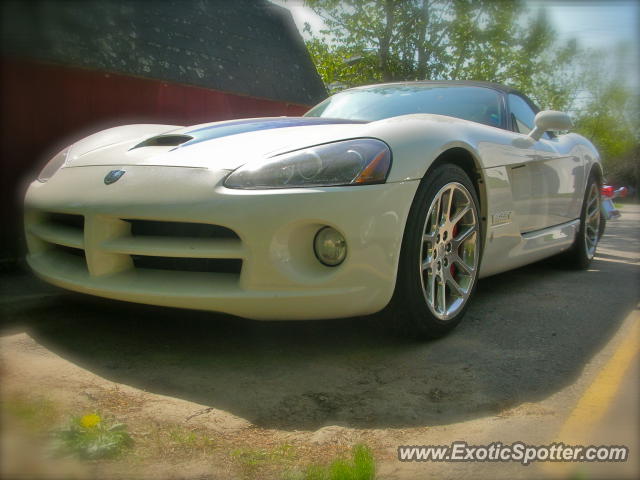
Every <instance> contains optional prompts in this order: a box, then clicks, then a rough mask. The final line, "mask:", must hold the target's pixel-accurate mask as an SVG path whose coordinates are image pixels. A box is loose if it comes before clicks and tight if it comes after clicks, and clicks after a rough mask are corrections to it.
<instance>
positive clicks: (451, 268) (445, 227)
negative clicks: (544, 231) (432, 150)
mask: <svg viewBox="0 0 640 480" xmlns="http://www.w3.org/2000/svg"><path fill="white" fill-rule="evenodd" d="M596 231H597V229H596ZM422 232H423V234H422V246H421V249H422V252H421V255H420V257H419V258H420V269H421V275H420V280H421V282H422V292H423V294H424V298H425V300H426V302H427V305H428V306H429V309H430V310H431V312H432V313H433V314H434V315H435V316H436V317H437V318H438V319H440V320H450V319H452V318H453V317H455V316H456V314H457V313H458V312H460V311H461V310H462V307H463V306H464V304H465V303H466V301H467V300H468V299H469V296H470V295H471V291H472V290H473V285H474V283H475V280H476V277H477V270H478V257H479V252H480V249H479V244H478V242H479V240H480V238H479V237H480V229H479V225H478V213H477V211H476V207H475V205H474V203H473V200H472V197H471V194H470V193H469V191H468V190H467V189H466V187H465V186H464V185H462V184H460V183H457V182H452V183H448V184H446V185H445V186H444V187H442V188H441V189H440V191H439V192H438V193H437V194H436V195H435V197H434V199H433V201H432V202H431V205H430V206H429V210H428V212H427V217H426V219H425V223H424V228H423V230H422Z"/></svg>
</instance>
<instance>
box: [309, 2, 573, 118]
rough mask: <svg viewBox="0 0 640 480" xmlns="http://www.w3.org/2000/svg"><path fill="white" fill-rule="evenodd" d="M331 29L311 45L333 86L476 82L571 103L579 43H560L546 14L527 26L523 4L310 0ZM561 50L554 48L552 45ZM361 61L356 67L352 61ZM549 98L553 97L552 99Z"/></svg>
mask: <svg viewBox="0 0 640 480" xmlns="http://www.w3.org/2000/svg"><path fill="white" fill-rule="evenodd" d="M307 4H308V5H309V6H310V7H311V8H312V9H313V10H314V11H315V12H316V13H317V14H318V15H320V16H321V17H322V18H323V19H324V22H325V24H326V26H327V28H326V29H323V30H321V31H320V32H319V34H316V33H314V32H311V29H310V28H308V29H307V33H308V34H309V37H310V38H309V40H308V42H307V44H308V46H309V50H310V52H311V55H312V57H313V58H314V61H315V62H316V65H318V71H319V73H320V75H322V78H323V79H324V81H325V83H326V84H327V85H330V84H333V83H336V82H340V83H343V84H345V85H348V86H354V85H360V84H366V83H373V82H380V81H393V80H424V79H431V80H434V79H438V80H439V79H474V80H486V81H494V82H499V83H506V84H509V85H512V86H515V87H517V88H521V89H522V90H524V91H527V92H528V93H530V94H531V95H532V96H533V97H534V99H536V100H539V99H541V98H542V95H541V93H543V92H544V94H545V96H546V98H548V99H549V102H545V104H548V105H549V106H551V107H554V108H562V107H564V106H566V105H565V103H566V99H567V90H568V87H567V83H568V82H567V77H568V76H569V75H568V73H567V72H568V69H567V68H566V67H567V66H568V65H569V64H570V61H571V58H572V57H573V55H574V54H575V50H576V46H575V42H569V43H567V44H566V45H563V46H562V47H559V48H558V47H557V46H556V45H555V42H556V39H555V34H554V32H553V30H552V29H551V27H550V26H549V23H548V21H547V18H546V16H545V15H544V11H543V10H541V11H540V13H539V14H538V15H537V16H536V17H535V18H534V19H533V20H531V21H526V19H525V18H524V13H525V12H526V9H525V5H524V3H523V2H522V1H520V0H513V1H496V0H307ZM551 47H555V48H551ZM354 57H356V58H359V62H358V64H357V65H355V66H354V65H353V63H351V64H349V63H348V62H347V60H348V59H352V58H354ZM549 94H550V95H549Z"/></svg>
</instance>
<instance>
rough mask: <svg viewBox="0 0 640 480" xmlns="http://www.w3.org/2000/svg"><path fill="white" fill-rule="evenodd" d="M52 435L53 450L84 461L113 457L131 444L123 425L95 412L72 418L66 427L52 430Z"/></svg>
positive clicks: (131, 441)
mask: <svg viewBox="0 0 640 480" xmlns="http://www.w3.org/2000/svg"><path fill="white" fill-rule="evenodd" d="M53 436H54V439H55V443H54V450H55V451H56V452H57V453H59V454H62V455H73V456H76V457H78V458H82V459H86V460H96V459H100V458H112V457H115V456H117V455H119V454H120V453H122V452H124V451H125V450H127V449H129V448H131V446H132V444H133V440H132V439H131V436H130V435H129V433H128V432H127V427H126V425H124V424H122V423H116V422H113V421H109V420H106V419H103V418H102V417H101V416H100V415H98V414H96V413H89V414H86V415H83V416H81V417H74V418H72V419H71V421H70V422H69V424H68V426H67V428H65V429H64V430H58V431H55V432H54V434H53Z"/></svg>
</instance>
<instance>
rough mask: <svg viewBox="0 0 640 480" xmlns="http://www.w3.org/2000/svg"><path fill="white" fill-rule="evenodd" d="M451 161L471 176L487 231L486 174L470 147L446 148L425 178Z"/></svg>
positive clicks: (482, 220) (481, 217)
mask: <svg viewBox="0 0 640 480" xmlns="http://www.w3.org/2000/svg"><path fill="white" fill-rule="evenodd" d="M445 163H450V164H453V165H456V166H458V167H460V168H461V169H462V170H464V172H465V173H466V174H467V175H468V176H469V178H470V179H471V182H472V183H473V186H474V187H475V189H476V194H477V195H478V201H479V202H480V220H481V222H482V224H483V231H484V232H485V233H486V231H487V228H486V227H487V225H486V223H487V190H486V182H485V178H484V174H483V171H482V167H481V164H480V160H479V159H478V157H477V156H476V155H475V154H474V153H472V151H471V150H470V149H467V148H464V147H461V146H452V147H449V148H447V149H446V150H444V151H443V152H442V153H440V155H438V156H437V157H436V159H435V160H434V161H433V162H432V163H431V165H429V168H428V169H427V171H426V172H425V174H424V176H423V178H426V177H427V176H428V175H429V174H430V173H431V172H432V171H433V170H434V169H436V168H438V167H439V166H440V165H443V164H445Z"/></svg>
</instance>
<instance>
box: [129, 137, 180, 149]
mask: <svg viewBox="0 0 640 480" xmlns="http://www.w3.org/2000/svg"><path fill="white" fill-rule="evenodd" d="M189 140H193V137H192V136H190V135H158V136H156V137H151V138H148V139H146V140H145V141H144V142H140V143H139V144H138V145H136V146H135V147H132V148H130V149H129V150H133V149H135V148H141V147H177V146H178V145H182V144H183V143H185V142H188V141H189Z"/></svg>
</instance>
